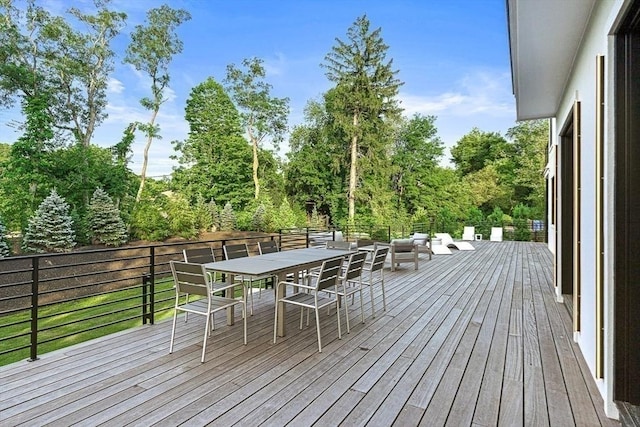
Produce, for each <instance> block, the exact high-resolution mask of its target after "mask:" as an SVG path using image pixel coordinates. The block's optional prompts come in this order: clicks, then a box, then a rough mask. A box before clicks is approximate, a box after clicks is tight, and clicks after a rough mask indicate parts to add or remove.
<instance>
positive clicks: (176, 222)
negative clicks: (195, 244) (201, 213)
mask: <svg viewBox="0 0 640 427" xmlns="http://www.w3.org/2000/svg"><path fill="white" fill-rule="evenodd" d="M165 212H166V214H167V217H168V218H167V219H168V223H169V233H170V235H171V236H180V237H184V238H185V239H191V238H193V237H196V236H197V235H198V227H197V225H196V214H195V212H194V210H193V208H192V207H191V205H190V204H189V200H187V198H186V197H184V196H182V195H181V194H175V193H174V194H172V195H171V196H170V197H168V198H167V201H166V203H165Z"/></svg>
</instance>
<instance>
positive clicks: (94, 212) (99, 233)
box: [88, 188, 127, 246]
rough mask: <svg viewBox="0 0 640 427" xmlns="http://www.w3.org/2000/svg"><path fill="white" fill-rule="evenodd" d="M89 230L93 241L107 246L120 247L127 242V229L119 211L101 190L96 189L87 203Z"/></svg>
mask: <svg viewBox="0 0 640 427" xmlns="http://www.w3.org/2000/svg"><path fill="white" fill-rule="evenodd" d="M88 214H89V218H88V219H89V228H90V229H91V232H90V233H91V238H92V239H93V240H94V241H97V242H99V243H102V244H104V245H107V246H120V245H121V244H123V243H125V242H126V241H127V229H126V227H125V225H124V222H123V221H122V218H121V217H120V210H119V209H118V208H117V207H116V205H115V203H113V200H112V199H111V197H110V196H109V195H108V194H107V192H106V191H104V190H103V189H102V188H96V190H95V191H94V192H93V196H92V197H91V201H90V202H89V208H88Z"/></svg>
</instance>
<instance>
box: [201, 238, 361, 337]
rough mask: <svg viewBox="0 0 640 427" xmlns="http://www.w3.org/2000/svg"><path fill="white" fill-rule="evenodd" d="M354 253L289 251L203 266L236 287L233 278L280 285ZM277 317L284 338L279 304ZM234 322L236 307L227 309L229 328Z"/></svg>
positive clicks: (277, 296) (283, 311) (230, 292)
mask: <svg viewBox="0 0 640 427" xmlns="http://www.w3.org/2000/svg"><path fill="white" fill-rule="evenodd" d="M353 252H354V251H351V250H342V249H325V248H318V247H314V248H302V249H290V250H284V251H280V252H274V253H268V254H264V255H255V256H249V257H243V258H235V259H229V260H225V261H215V262H210V263H206V264H204V267H205V268H206V269H207V270H208V271H212V272H217V273H223V274H225V277H226V281H227V282H229V283H233V280H234V276H254V277H257V276H275V277H277V280H278V282H281V281H284V280H286V278H287V275H288V274H294V277H296V278H297V277H299V274H297V273H298V272H300V271H305V270H310V269H312V268H314V267H319V266H321V265H322V263H323V262H324V261H327V260H329V259H333V258H337V257H347V256H349V255H350V254H352V253H353ZM276 290H277V292H286V287H284V286H283V287H282V288H280V287H279V286H276ZM227 292H229V294H230V295H233V289H229V290H228V291H227ZM283 296H284V295H279V294H277V295H276V301H279V299H280V298H281V297H283ZM278 304H280V306H279V307H278V313H280V316H279V317H278V319H276V321H277V323H278V336H284V335H285V333H286V330H285V325H286V322H285V310H284V304H283V303H281V302H280V303H278ZM233 322H234V311H233V307H230V308H228V309H227V324H229V325H232V324H233Z"/></svg>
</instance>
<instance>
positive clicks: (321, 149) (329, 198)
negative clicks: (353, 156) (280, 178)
mask: <svg viewBox="0 0 640 427" xmlns="http://www.w3.org/2000/svg"><path fill="white" fill-rule="evenodd" d="M330 122H331V117H330V115H329V113H328V112H327V110H326V108H325V103H324V102H316V101H310V102H309V103H308V104H307V106H306V107H305V124H302V125H298V126H296V127H294V128H293V131H292V132H291V136H290V139H289V152H288V153H287V158H288V162H287V164H286V167H285V187H286V194H287V197H289V199H290V200H291V201H292V202H293V203H295V204H297V205H299V206H304V207H307V209H306V210H307V214H309V213H310V212H309V209H316V210H317V211H318V213H320V214H321V215H324V216H329V215H330V214H331V213H334V214H335V213H336V211H338V210H339V208H337V207H338V206H340V204H341V203H342V204H345V203H344V200H343V199H344V194H345V192H346V187H345V182H346V181H345V180H346V171H347V170H348V168H345V167H344V163H343V162H342V160H343V159H344V153H342V154H341V153H340V152H339V149H338V148H339V145H338V144H336V140H337V139H338V138H336V137H335V136H336V135H335V133H334V130H335V128H333V127H332V126H331V125H330Z"/></svg>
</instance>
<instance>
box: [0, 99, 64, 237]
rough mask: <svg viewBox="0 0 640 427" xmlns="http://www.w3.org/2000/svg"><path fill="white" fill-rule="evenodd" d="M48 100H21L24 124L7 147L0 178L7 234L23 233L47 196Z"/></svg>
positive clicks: (50, 126)
mask: <svg viewBox="0 0 640 427" xmlns="http://www.w3.org/2000/svg"><path fill="white" fill-rule="evenodd" d="M48 100H49V97H48V96H46V94H39V95H37V96H32V97H29V98H25V99H24V101H23V111H24V112H25V114H26V124H25V128H24V133H23V135H22V136H21V137H20V138H18V140H17V141H16V142H15V143H14V144H13V145H12V146H11V152H10V154H9V159H7V161H6V162H5V163H4V165H3V167H2V174H1V175H0V196H1V197H0V212H2V214H3V216H4V218H5V219H6V220H7V225H8V226H9V228H10V229H11V230H24V229H25V228H26V226H27V223H28V220H29V218H30V217H31V216H32V215H33V213H34V211H35V210H36V208H37V206H38V204H39V203H40V202H41V201H42V200H43V199H44V198H45V197H47V195H48V194H49V191H50V189H51V187H52V186H53V185H54V184H53V183H52V181H53V180H52V179H51V174H52V173H53V171H54V168H53V165H52V158H51V157H52V152H53V151H54V150H55V144H54V143H53V141H52V140H53V135H54V131H53V123H52V117H51V115H49V114H48V113H47V105H48Z"/></svg>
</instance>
